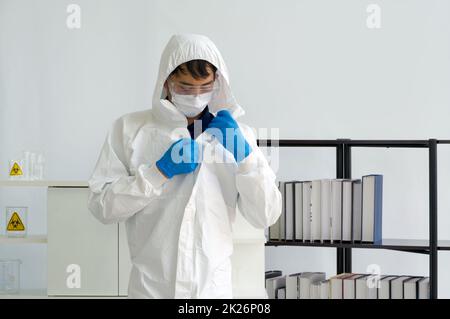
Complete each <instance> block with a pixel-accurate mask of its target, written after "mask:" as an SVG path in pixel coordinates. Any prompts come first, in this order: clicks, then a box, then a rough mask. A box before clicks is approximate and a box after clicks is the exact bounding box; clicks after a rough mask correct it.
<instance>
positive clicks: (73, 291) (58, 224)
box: [47, 187, 119, 296]
mask: <svg viewBox="0 0 450 319" xmlns="http://www.w3.org/2000/svg"><path fill="white" fill-rule="evenodd" d="M47 196H48V197H47V212H48V216H47V222H48V250H47V252H48V289H47V293H48V295H49V296H81V295H87V296H117V295H118V280H117V278H118V275H119V268H118V259H119V250H118V242H119V234H118V225H117V224H113V225H103V224H101V223H99V222H98V221H97V220H96V219H95V218H94V217H93V216H92V214H91V213H90V212H89V211H88V209H87V198H88V189H87V188H52V187H50V188H48V195H47ZM78 267H79V268H78ZM68 270H69V271H70V272H68ZM78 270H79V273H78ZM78 275H79V276H80V277H79V279H80V287H79V288H77V287H76V283H77V281H76V280H77V278H76V276H78ZM68 281H69V285H68ZM74 284H75V287H72V286H74Z"/></svg>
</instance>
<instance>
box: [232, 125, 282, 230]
mask: <svg viewBox="0 0 450 319" xmlns="http://www.w3.org/2000/svg"><path fill="white" fill-rule="evenodd" d="M240 128H241V131H242V133H243V134H244V136H245V138H246V140H247V142H248V143H249V144H250V146H251V148H252V152H251V153H250V154H249V155H248V156H247V157H246V158H245V159H244V160H242V161H241V162H240V163H239V164H238V168H237V172H236V188H237V190H238V202H237V205H238V208H239V211H240V212H241V214H242V216H243V217H244V218H245V219H246V220H247V221H248V222H249V223H250V224H251V225H253V226H254V227H256V228H267V227H269V226H271V225H273V224H274V223H275V222H276V221H277V219H278V218H279V217H280V215H281V193H280V191H279V190H278V187H277V184H276V182H275V179H276V176H275V173H274V172H273V171H272V169H271V167H270V166H269V163H268V162H267V160H266V158H265V157H264V155H263V153H262V151H261V149H260V148H259V147H258V146H257V144H256V138H255V136H254V134H253V132H252V131H251V129H250V128H248V127H243V126H240Z"/></svg>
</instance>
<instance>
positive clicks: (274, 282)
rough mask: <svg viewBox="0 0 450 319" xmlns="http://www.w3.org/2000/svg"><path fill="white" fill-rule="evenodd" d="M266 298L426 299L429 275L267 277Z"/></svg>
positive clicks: (313, 273) (428, 289)
mask: <svg viewBox="0 0 450 319" xmlns="http://www.w3.org/2000/svg"><path fill="white" fill-rule="evenodd" d="M266 291H267V296H268V298H269V299H429V298H430V279H429V277H417V276H376V275H373V274H353V273H344V274H339V275H337V276H334V277H331V278H329V279H326V278H325V273H324V272H303V273H295V274H291V275H288V276H283V275H282V274H281V272H280V273H279V274H277V275H272V276H268V275H267V273H266Z"/></svg>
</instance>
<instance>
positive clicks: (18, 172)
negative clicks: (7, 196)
mask: <svg viewBox="0 0 450 319" xmlns="http://www.w3.org/2000/svg"><path fill="white" fill-rule="evenodd" d="M9 175H10V176H17V175H23V173H22V169H21V168H20V166H19V164H17V163H16V162H14V165H13V167H12V168H11V172H9Z"/></svg>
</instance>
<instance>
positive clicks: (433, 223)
mask: <svg viewBox="0 0 450 319" xmlns="http://www.w3.org/2000/svg"><path fill="white" fill-rule="evenodd" d="M428 150H429V153H428V154H429V161H428V164H429V179H430V181H429V196H430V199H429V205H430V208H429V214H430V219H429V223H430V224H429V231H430V235H429V237H430V238H429V240H430V269H429V271H430V298H431V299H437V297H438V207H437V201H438V190H437V187H438V186H437V140H436V139H430V140H429V141H428Z"/></svg>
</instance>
